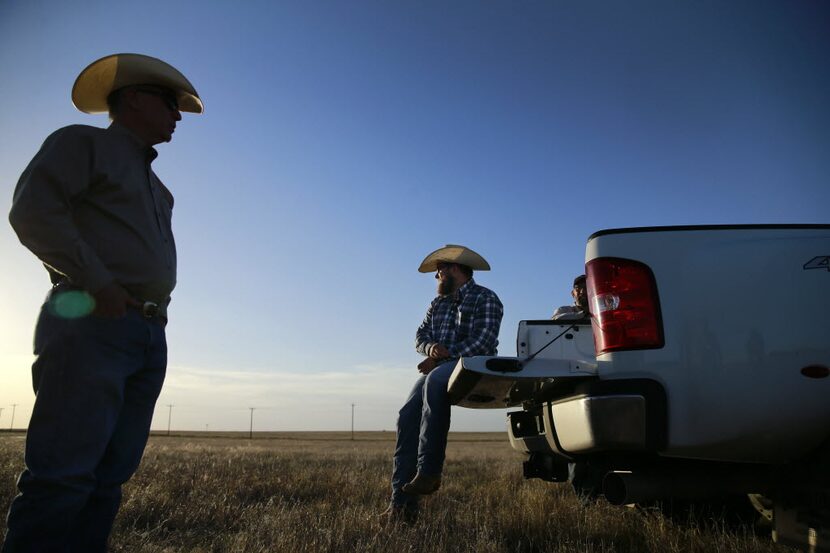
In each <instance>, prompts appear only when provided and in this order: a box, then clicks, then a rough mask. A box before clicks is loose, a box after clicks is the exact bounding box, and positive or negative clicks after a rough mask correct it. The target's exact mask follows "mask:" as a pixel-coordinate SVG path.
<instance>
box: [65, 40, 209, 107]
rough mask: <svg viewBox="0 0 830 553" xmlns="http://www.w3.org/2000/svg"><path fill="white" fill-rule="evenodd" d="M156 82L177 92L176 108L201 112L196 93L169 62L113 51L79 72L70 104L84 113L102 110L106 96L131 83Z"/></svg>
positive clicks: (105, 102) (150, 83) (105, 104)
mask: <svg viewBox="0 0 830 553" xmlns="http://www.w3.org/2000/svg"><path fill="white" fill-rule="evenodd" d="M141 84H147V85H156V86H162V87H165V88H169V89H170V90H172V91H174V92H175V93H176V99H177V100H178V101H179V110H180V111H187V112H190V113H202V111H204V106H203V105H202V100H201V99H199V94H198V93H197V92H196V89H195V88H193V85H192V84H190V81H188V80H187V79H186V78H185V76H184V75H182V74H181V73H180V72H179V71H178V69H176V68H175V67H173V66H172V65H170V64H168V63H165V62H163V61H161V60H160V59H157V58H151V57H150V56H144V55H142V54H113V55H111V56H105V57H103V58H101V59H99V60H97V61H94V62H92V63H91V64H89V65H88V66H87V68H86V69H84V70H83V71H81V74H80V75H78V78H77V79H75V84H74V85H73V86H72V103H73V104H75V107H76V108H78V109H79V110H81V111H83V112H85V113H105V112H107V111H109V108H108V107H107V96H109V95H110V93H111V92H112V91H114V90H118V89H119V88H123V87H125V86H131V85H141Z"/></svg>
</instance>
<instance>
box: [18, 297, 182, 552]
mask: <svg viewBox="0 0 830 553" xmlns="http://www.w3.org/2000/svg"><path fill="white" fill-rule="evenodd" d="M35 355H36V360H35V362H34V364H33V365H32V380H33V385H34V389H35V394H36V399H35V406H34V411H33V412H32V418H31V421H30V422H29V430H28V433H27V435H26V468H25V470H24V471H23V473H22V474H21V475H20V478H19V480H18V483H17V487H18V489H19V490H20V494H19V495H18V496H17V497H16V498H15V499H14V501H13V502H12V505H11V508H10V509H9V515H8V519H7V523H8V532H7V533H6V539H5V543H4V545H3V553H13V552H14V553H17V552H22V551H26V552H39V553H40V552H53V551H60V552H76V551H78V552H80V551H84V552H104V551H106V547H107V538H108V536H109V533H110V530H111V528H112V524H113V521H114V520H115V515H116V513H117V512H118V507H119V504H120V502H121V485H122V484H123V483H124V482H126V481H127V480H129V479H130V477H131V476H132V475H133V473H134V472H135V470H136V469H137V468H138V464H139V461H140V460H141V456H142V454H143V452H144V446H145V445H146V443H147V437H148V436H149V432H150V422H151V420H152V417H153V409H154V407H155V403H156V398H158V395H159V392H160V391H161V386H162V383H163V381H164V374H165V369H166V366H167V343H166V339H165V332H164V327H163V326H162V325H161V324H160V322H158V321H151V320H148V319H145V318H143V317H142V316H141V315H140V314H139V313H138V312H137V311H135V310H129V311H128V312H127V315H125V316H124V317H122V318H120V319H101V318H98V317H94V316H86V317H83V318H79V319H62V318H59V317H57V316H55V315H53V314H52V313H51V312H50V309H49V302H47V304H46V305H44V308H43V309H42V310H41V313H40V318H39V319H38V323H37V328H36V329H35Z"/></svg>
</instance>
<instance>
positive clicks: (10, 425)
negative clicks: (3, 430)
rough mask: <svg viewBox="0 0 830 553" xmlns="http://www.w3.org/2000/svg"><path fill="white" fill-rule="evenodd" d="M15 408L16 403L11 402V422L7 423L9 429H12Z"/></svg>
mask: <svg viewBox="0 0 830 553" xmlns="http://www.w3.org/2000/svg"><path fill="white" fill-rule="evenodd" d="M16 409H17V404H16V403H12V422H11V424H9V430H10V431H11V430H14V412H15V410H16Z"/></svg>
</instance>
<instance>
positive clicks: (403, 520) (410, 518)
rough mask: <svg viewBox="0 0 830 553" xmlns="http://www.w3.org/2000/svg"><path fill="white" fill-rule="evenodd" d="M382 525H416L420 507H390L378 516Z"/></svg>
mask: <svg viewBox="0 0 830 553" xmlns="http://www.w3.org/2000/svg"><path fill="white" fill-rule="evenodd" d="M378 519H380V520H379V521H380V523H381V525H384V526H386V525H390V526H393V525H395V524H415V522H416V521H417V520H418V507H417V506H415V507H413V506H410V505H394V504H392V505H389V507H387V508H386V510H385V511H383V512H382V513H381V514H380V515H378Z"/></svg>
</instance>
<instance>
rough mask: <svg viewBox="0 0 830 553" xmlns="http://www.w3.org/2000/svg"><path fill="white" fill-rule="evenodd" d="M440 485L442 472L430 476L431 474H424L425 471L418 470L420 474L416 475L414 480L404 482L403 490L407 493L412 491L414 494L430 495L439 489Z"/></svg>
mask: <svg viewBox="0 0 830 553" xmlns="http://www.w3.org/2000/svg"><path fill="white" fill-rule="evenodd" d="M440 487H441V475H440V474H437V475H435V476H430V475H429V474H424V473H423V472H421V471H418V474H416V475H415V478H413V479H412V482H410V483H409V484H404V486H403V488H401V490H403V491H404V492H405V493H411V494H412V495H429V494H431V493H432V492H435V491H438V488H440Z"/></svg>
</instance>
